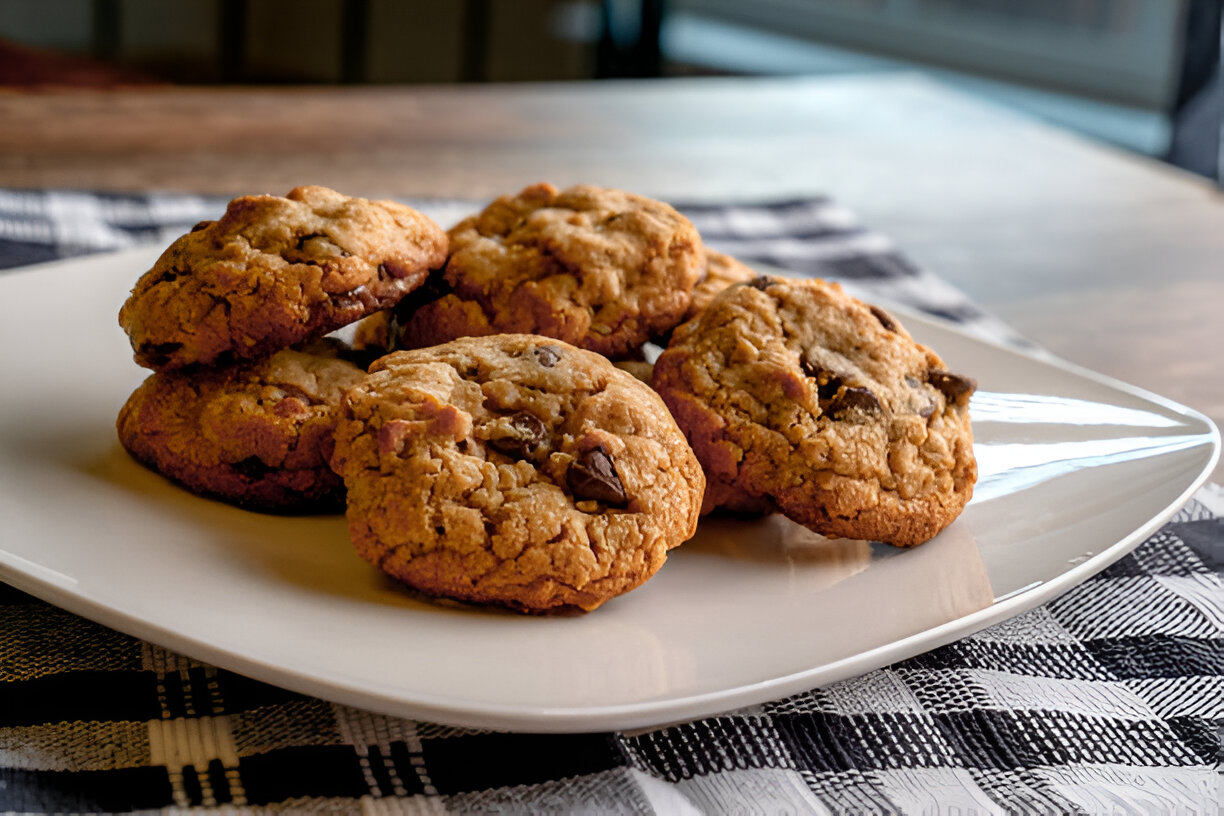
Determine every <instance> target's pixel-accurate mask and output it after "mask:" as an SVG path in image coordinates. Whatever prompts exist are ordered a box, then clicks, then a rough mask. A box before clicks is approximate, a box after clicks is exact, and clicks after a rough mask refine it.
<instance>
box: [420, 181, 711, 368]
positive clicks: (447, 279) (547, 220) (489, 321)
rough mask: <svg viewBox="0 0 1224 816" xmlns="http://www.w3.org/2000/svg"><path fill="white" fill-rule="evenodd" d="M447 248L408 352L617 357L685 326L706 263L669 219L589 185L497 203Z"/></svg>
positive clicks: (696, 242) (663, 208)
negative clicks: (538, 346) (508, 341)
mask: <svg viewBox="0 0 1224 816" xmlns="http://www.w3.org/2000/svg"><path fill="white" fill-rule="evenodd" d="M450 243H451V255H450V258H449V259H448V261H447V263H446V268H445V270H444V272H443V273H441V275H440V277H439V280H437V281H435V282H434V285H435V287H436V290H437V291H436V295H437V297H436V299H435V300H433V301H432V302H428V303H425V304H424V305H421V306H420V307H419V308H417V309H416V310H415V311H414V312H412V314H410V315H406V316H405V318H404V321H403V322H404V327H405V341H406V343H405V344H406V345H408V346H409V347H422V346H429V345H434V344H437V343H441V342H446V341H449V340H453V339H456V338H459V337H467V336H479V335H488V334H495V333H499V332H508V333H515V332H524V333H532V334H543V335H547V336H549V337H555V338H558V339H560V340H564V341H566V342H569V343H572V344H574V345H576V346H579V347H581V348H585V349H589V350H591V351H597V352H599V353H601V354H604V355H606V356H609V357H620V356H623V355H625V354H627V353H629V352H631V351H632V350H634V349H636V348H638V347H639V346H641V345H642V343H644V342H645V341H646V340H647V339H649V338H650V337H652V336H659V335H661V334H663V333H664V332H666V331H667V330H669V329H670V328H671V327H673V326H674V325H676V323H678V322H679V321H680V320H681V318H683V317H684V314H685V311H686V310H687V309H688V307H689V303H690V301H691V300H692V291H693V285H694V284H695V283H696V282H697V278H698V277H699V275H700V274H701V271H702V266H703V264H704V256H703V254H702V251H701V239H700V237H699V236H698V234H697V230H696V228H695V227H694V226H693V225H692V223H691V222H689V220H688V219H687V218H685V217H684V216H683V215H681V214H680V213H678V212H677V211H676V210H675V209H673V208H672V207H670V206H669V205H667V204H664V203H662V202H660V201H654V200H651V199H648V198H643V197H641V196H637V195H632V194H630V193H625V192H622V191H620V190H611V189H605V188H600V187H593V186H589V185H583V186H577V187H571V188H570V189H568V190H564V191H558V190H557V189H556V188H555V187H553V186H552V185H550V184H537V185H534V186H532V187H528V188H526V189H525V190H523V191H522V192H521V193H519V194H518V195H515V196H503V197H502V198H499V199H497V200H496V201H494V202H493V203H492V204H490V205H489V206H488V207H487V208H485V210H484V211H483V212H481V213H479V214H478V215H475V216H472V217H470V218H467V219H465V220H464V221H462V222H460V223H459V224H458V225H456V226H455V227H454V228H452V229H451V230H450Z"/></svg>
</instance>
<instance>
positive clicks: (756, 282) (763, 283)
mask: <svg viewBox="0 0 1224 816" xmlns="http://www.w3.org/2000/svg"><path fill="white" fill-rule="evenodd" d="M773 284H774V281H773V278H770V277H769V276H768V275H757V276H756V277H755V278H753V279H752V280H750V281H748V282H747V283H745V284H744V285H745V286H751V287H752V288H753V289H760V290H761V291H762V292H764V291H765V290H766V289H768V288H769V287H770V286H773Z"/></svg>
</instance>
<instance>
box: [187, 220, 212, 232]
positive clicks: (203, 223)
mask: <svg viewBox="0 0 1224 816" xmlns="http://www.w3.org/2000/svg"><path fill="white" fill-rule="evenodd" d="M215 223H217V222H216V221H201V222H200V223H198V224H196V225H195V226H194V227H192V228H191V231H192V232H199V231H200V230H202V229H208V228H209V227H211V226H212V225H213V224H215Z"/></svg>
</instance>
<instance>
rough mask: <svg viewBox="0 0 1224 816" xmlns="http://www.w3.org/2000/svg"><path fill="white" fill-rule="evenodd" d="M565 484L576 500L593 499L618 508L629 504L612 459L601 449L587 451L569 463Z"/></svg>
mask: <svg viewBox="0 0 1224 816" xmlns="http://www.w3.org/2000/svg"><path fill="white" fill-rule="evenodd" d="M565 483H566V485H568V486H569V489H570V492H571V493H573V494H574V497H575V498H577V499H594V500H596V501H601V502H603V503H604V504H610V505H614V506H618V507H623V506H624V505H625V504H627V503H628V502H629V497H628V496H626V495H625V486H624V485H622V484H621V480H620V477H619V476H617V475H616V467H615V466H614V465H613V464H612V457H611V456H609V455H608V454H607V452H606V451H605V450H604V449H603V448H594V449H592V450H589V451H587V452H586V453H584V454H582V455H581V456H579V457H578V458H577V459H575V460H574V461H573V462H570V466H569V468H568V469H567V470H566V471H565Z"/></svg>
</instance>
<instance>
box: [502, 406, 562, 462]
mask: <svg viewBox="0 0 1224 816" xmlns="http://www.w3.org/2000/svg"><path fill="white" fill-rule="evenodd" d="M510 431H511V433H510V435H509V436H499V437H496V438H494V439H490V440H489V445H490V446H491V447H493V448H494V449H495V450H499V451H501V452H502V453H504V454H506V455H507V456H513V457H515V458H518V459H527V458H530V456H531V455H532V454H533V453H535V452H536V451H537V450H539V448H540V446H541V445H543V444H544V442H545V440H546V439H547V438H548V428H546V427H545V425H544V423H543V422H541V421H540V419H539V418H538V417H536V416H535V415H534V414H529V413H527V412H526V411H520V412H519V413H517V414H515V415H514V416H512V417H510Z"/></svg>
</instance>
